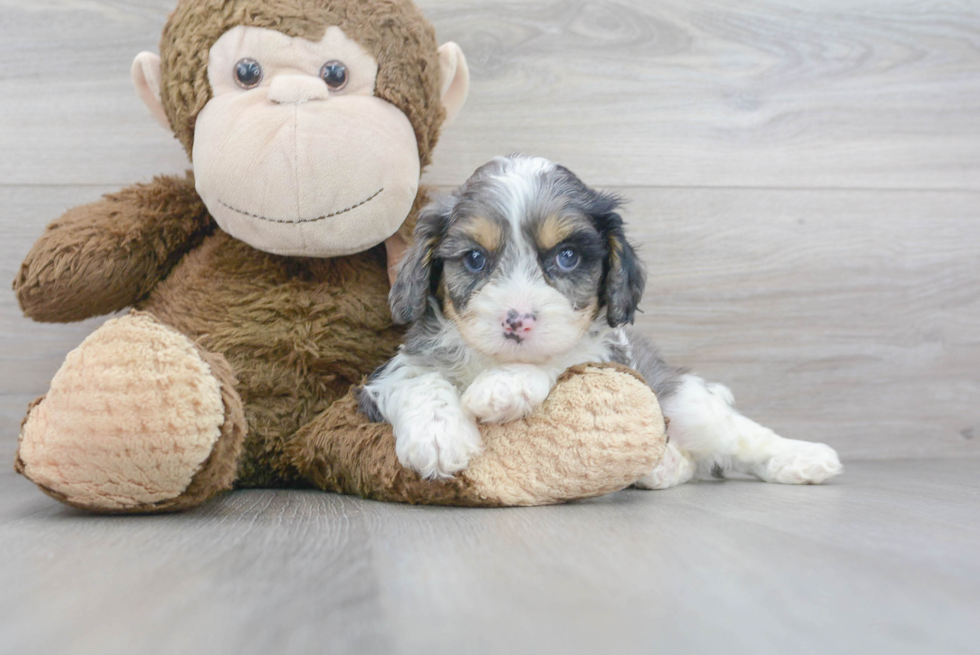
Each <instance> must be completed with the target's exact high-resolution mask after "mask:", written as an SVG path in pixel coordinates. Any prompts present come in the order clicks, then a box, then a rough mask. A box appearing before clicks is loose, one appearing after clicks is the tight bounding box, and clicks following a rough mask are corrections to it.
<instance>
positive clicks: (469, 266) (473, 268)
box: [463, 250, 487, 273]
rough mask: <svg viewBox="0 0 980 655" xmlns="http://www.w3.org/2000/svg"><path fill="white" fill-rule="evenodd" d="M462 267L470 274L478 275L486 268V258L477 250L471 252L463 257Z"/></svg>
mask: <svg viewBox="0 0 980 655" xmlns="http://www.w3.org/2000/svg"><path fill="white" fill-rule="evenodd" d="M463 266H465V267H466V270H468V271H469V272H470V273H479V272H480V271H482V270H483V269H484V268H486V267H487V256H486V255H484V254H483V253H482V252H480V251H479V250H471V251H469V252H468V253H466V254H465V255H464V256H463Z"/></svg>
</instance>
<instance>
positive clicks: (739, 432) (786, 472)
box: [663, 375, 843, 484]
mask: <svg viewBox="0 0 980 655" xmlns="http://www.w3.org/2000/svg"><path fill="white" fill-rule="evenodd" d="M663 410H664V414H665V415H666V416H668V417H669V418H670V426H669V427H668V428H667V434H668V435H669V437H670V442H671V444H672V445H674V446H675V447H676V448H677V449H678V450H679V451H681V452H682V453H686V454H687V455H689V456H690V458H691V459H692V460H693V462H694V465H695V472H694V476H696V477H698V478H707V477H710V476H714V477H723V475H724V471H728V470H732V471H737V472H740V473H748V474H751V475H754V476H755V477H757V478H759V479H760V480H764V481H766V482H778V483H782V484H820V483H821V482H824V481H825V480H827V479H829V478H831V477H833V476H835V475H837V474H839V473H840V472H841V471H842V470H843V467H842V466H841V463H840V459H839V458H838V457H837V453H836V452H835V451H834V450H833V449H832V448H831V447H830V446H827V445H825V444H821V443H811V442H808V441H797V440H795V439H785V438H783V437H780V436H779V435H778V434H776V433H775V432H773V431H772V430H770V429H769V428H767V427H764V426H762V425H759V424H758V423H756V422H755V421H753V420H751V419H749V418H747V417H745V416H743V415H742V414H740V413H739V412H738V411H736V410H735V408H734V406H733V398H732V393H731V391H729V390H728V388H727V387H725V386H723V385H720V384H708V383H706V382H705V381H704V380H702V379H701V378H699V377H697V376H695V375H684V376H683V377H682V379H681V383H680V385H679V386H678V388H677V390H676V391H675V392H674V393H673V394H672V395H670V396H668V397H667V398H665V399H664V401H663Z"/></svg>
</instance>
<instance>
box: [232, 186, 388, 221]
mask: <svg viewBox="0 0 980 655" xmlns="http://www.w3.org/2000/svg"><path fill="white" fill-rule="evenodd" d="M382 191H384V187H381V188H380V189H378V190H377V191H376V192H375V193H374V194H372V195H371V197H369V198H367V199H365V200H362V201H361V202H359V203H357V204H356V205H351V206H350V207H347V208H346V209H341V210H340V211H335V212H333V213H332V214H326V215H325V216H318V217H316V218H303V219H300V220H297V221H286V220H282V219H279V218H269V217H267V216H260V215H258V214H251V213H249V212H243V211H242V210H241V209H235V208H234V207H232V206H231V205H229V204H228V203H226V202H225V201H223V200H221V199H220V198H219V199H218V204H220V205H221V206H222V207H225V208H227V209H230V210H231V211H233V212H235V213H236V214H241V215H242V216H248V217H249V218H257V219H259V220H260V221H268V222H270V223H316V222H317V221H322V220H325V219H328V218H333V217H334V216H340V215H341V214H346V213H347V212H350V211H353V210H355V209H357V208H358V207H363V206H364V205H366V204H368V203H369V202H371V201H372V200H374V199H375V198H377V197H378V196H380V195H381V192H382Z"/></svg>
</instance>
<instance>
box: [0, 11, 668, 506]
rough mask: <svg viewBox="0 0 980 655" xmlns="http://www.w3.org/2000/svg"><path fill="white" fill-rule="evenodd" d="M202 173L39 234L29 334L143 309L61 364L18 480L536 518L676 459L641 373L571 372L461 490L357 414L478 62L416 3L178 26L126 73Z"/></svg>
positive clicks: (68, 493)
mask: <svg viewBox="0 0 980 655" xmlns="http://www.w3.org/2000/svg"><path fill="white" fill-rule="evenodd" d="M133 78H134V81H135V83H136V87H137V91H138V92H139V94H140V97H141V98H142V99H143V101H144V102H145V103H146V104H147V105H148V106H149V108H150V110H151V112H152V113H153V115H154V116H155V117H156V118H157V120H158V121H159V122H160V123H161V124H163V125H164V126H165V127H167V128H168V129H171V130H172V131H173V133H174V134H175V136H176V138H177V139H178V140H179V141H180V142H181V144H182V145H183V146H184V148H185V149H186V151H187V153H188V155H189V156H190V157H191V159H192V161H193V172H189V173H188V174H187V176H186V177H159V178H156V179H155V180H153V181H152V182H150V183H149V184H140V185H136V186H133V187H130V188H127V189H125V190H123V191H121V192H119V193H115V194H111V195H107V196H106V197H105V198H103V199H102V200H100V201H98V202H95V203H93V204H90V205H86V206H82V207H77V208H75V209H72V210H69V211H68V212H67V213H66V214H65V215H64V216H62V217H61V218H60V219H58V220H56V221H54V222H53V223H52V224H51V225H49V226H48V228H47V229H46V231H45V232H44V234H43V235H42V236H41V238H40V239H39V240H38V241H37V243H35V244H34V246H33V248H32V249H31V251H30V253H29V254H28V256H27V258H26V260H25V261H24V263H23V265H22V267H21V269H20V272H19V274H18V276H17V279H16V280H15V281H14V290H15V291H16V294H17V298H18V300H19V302H20V305H21V307H22V309H23V311H24V313H25V314H26V315H27V316H28V317H30V318H32V319H34V320H37V321H44V322H67V321H78V320H82V319H85V318H88V317H91V316H99V315H105V314H110V313H113V312H117V311H119V310H123V309H125V308H132V309H131V311H130V313H128V314H125V315H122V316H121V317H118V318H113V319H111V320H109V321H108V322H107V323H105V324H104V325H103V326H102V327H100V328H99V329H98V330H96V331H95V332H94V333H93V334H92V335H90V336H89V337H88V338H87V339H86V340H85V341H84V342H83V343H82V344H81V345H80V346H79V347H78V348H77V349H75V350H74V351H72V352H71V353H70V354H69V355H68V357H67V359H66V360H65V362H64V364H63V365H62V367H61V369H60V370H59V371H58V373H57V374H56V375H55V377H54V379H53V380H52V383H51V387H50V390H49V391H48V393H47V394H46V395H45V396H44V397H42V398H39V399H38V400H36V401H34V403H32V405H31V406H30V408H29V410H28V414H27V416H26V418H25V419H24V422H23V425H22V429H21V434H20V441H19V448H18V453H17V460H16V468H17V470H18V471H19V472H20V473H22V474H24V475H25V476H27V477H28V478H29V479H30V480H32V481H33V482H35V483H36V484H37V485H38V486H39V487H40V488H41V489H42V490H43V491H45V492H46V493H48V494H49V495H51V496H53V497H54V498H57V499H58V500H60V501H62V502H65V503H67V504H69V505H72V506H75V507H79V508H84V509H88V510H92V511H98V512H130V513H146V512H158V511H173V510H180V509H186V508H190V507H194V506H196V505H199V504H201V503H202V502H204V501H206V500H208V499H209V498H211V497H213V496H215V495H216V494H218V493H219V492H222V491H225V490H227V489H231V488H233V487H314V488H318V489H323V490H328V491H336V492H341V493H350V494H359V495H361V496H364V497H367V498H374V499H379V500H386V501H399V502H408V503H432V504H452V505H473V506H502V505H535V504H545V503H556V502H563V501H567V500H571V499H576V498H585V497H590V496H595V495H599V494H604V493H608V492H611V491H615V490H618V489H622V488H624V487H626V486H628V485H630V484H631V483H632V482H633V481H635V480H636V479H638V478H639V477H641V476H642V475H644V474H645V473H647V472H649V471H650V470H651V469H652V468H653V467H654V465H655V464H656V463H657V461H658V460H659V458H660V456H661V454H662V452H663V448H664V441H665V437H664V424H663V423H664V422H663V417H662V416H661V414H660V410H659V408H658V405H657V402H656V398H655V397H654V395H653V393H652V392H651V391H650V390H649V389H648V388H647V386H646V385H645V384H643V382H642V380H640V379H639V378H638V376H637V375H636V374H634V373H632V372H629V371H627V370H625V369H617V368H615V367H608V366H605V367H604V366H598V365H596V366H583V367H578V368H576V369H574V370H570V371H568V372H567V373H566V374H565V376H564V377H563V379H562V381H561V382H560V383H559V385H558V386H557V387H556V388H555V390H554V392H553V393H552V395H551V397H550V398H549V399H548V401H547V402H546V403H545V404H544V405H543V406H542V407H541V408H540V409H539V410H538V411H537V413H535V414H534V415H532V416H530V417H529V418H527V419H526V420H523V421H517V422H514V423H510V424H507V425H496V426H484V427H483V428H482V431H483V436H484V440H485V450H484V452H483V453H482V454H481V455H480V456H479V457H478V458H476V459H475V460H474V461H473V462H472V463H471V465H470V466H469V468H467V469H466V470H465V471H463V472H462V473H460V474H458V475H457V476H456V477H455V478H453V479H450V480H436V481H433V480H423V479H421V478H420V477H419V476H418V475H417V474H416V473H414V472H412V471H410V470H408V469H406V468H404V467H402V466H401V464H399V462H398V460H397V457H396V455H395V448H394V439H393V437H392V434H391V429H390V426H387V425H384V424H373V423H370V422H369V421H368V420H367V419H366V418H365V417H363V416H362V415H360V414H359V413H358V412H357V408H356V401H355V399H354V394H353V390H354V388H355V386H356V385H358V384H359V383H361V381H362V380H363V378H364V376H365V375H366V374H367V373H369V372H371V371H372V370H373V369H374V368H375V367H376V366H378V365H379V364H381V363H382V362H384V361H385V360H386V359H388V358H389V357H391V356H392V355H393V354H394V352H395V350H396V348H397V346H398V345H399V342H400V339H401V337H402V334H403V331H402V329H401V328H399V327H397V326H395V325H394V324H393V323H392V318H391V314H390V311H389V308H388V303H387V294H388V290H389V269H390V268H391V267H392V266H393V265H394V263H395V262H396V261H397V259H398V257H399V256H400V254H401V253H402V252H403V250H404V247H405V244H406V243H407V239H409V238H410V235H411V228H412V225H413V222H414V217H415V214H416V213H417V211H418V210H419V208H420V207H421V206H422V205H423V204H424V203H425V202H426V199H427V198H426V191H425V190H424V189H421V188H420V184H419V178H420V175H421V171H422V170H423V169H424V167H425V166H426V165H427V164H428V163H429V159H430V156H431V154H432V150H433V148H434V147H435V144H436V140H437V137H438V135H439V130H440V127H441V126H442V124H443V123H444V121H446V120H449V119H452V118H453V116H454V115H455V114H456V113H457V112H458V111H459V109H460V107H461V106H462V104H463V102H464V100H465V98H466V95H467V89H468V79H469V78H468V72H467V67H466V61H465V59H464V57H463V54H462V52H461V51H460V49H459V47H458V46H456V45H455V44H453V43H448V44H446V45H444V46H442V47H441V48H440V47H437V42H436V40H435V36H434V30H433V28H432V26H431V25H430V24H429V23H428V22H427V21H426V20H425V19H424V17H423V16H422V15H421V13H420V12H419V10H418V8H417V7H416V6H415V5H414V4H413V3H412V2H410V0H180V2H179V3H178V5H177V8H176V10H175V11H174V13H173V14H172V15H171V17H170V19H169V21H168V23H167V25H166V28H165V29H164V33H163V38H162V40H161V43H160V56H159V57H158V56H156V55H152V54H149V53H143V54H141V55H139V56H138V57H137V58H136V61H135V62H134V65H133Z"/></svg>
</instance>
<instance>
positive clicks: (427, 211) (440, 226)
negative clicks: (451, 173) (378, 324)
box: [388, 198, 455, 325]
mask: <svg viewBox="0 0 980 655" xmlns="http://www.w3.org/2000/svg"><path fill="white" fill-rule="evenodd" d="M454 204H455V203H454V201H453V199H451V198H443V199H440V200H436V201H435V202H432V203H430V204H429V205H427V206H426V207H425V208H423V209H422V211H421V212H419V218H418V222H416V224H415V240H414V242H413V244H412V246H411V247H410V248H409V249H408V253H407V254H406V255H405V258H404V259H402V262H401V265H400V266H399V267H398V277H397V278H396V279H395V283H394V284H393V285H392V286H391V293H389V294H388V303H389V304H390V305H391V317H392V319H394V321H395V324H396V325H404V324H406V323H411V322H413V321H417V320H419V319H420V318H422V316H424V315H425V308H426V306H427V304H428V302H429V292H430V290H431V289H432V278H433V275H435V274H438V270H437V267H436V264H437V262H435V261H434V260H435V250H436V247H437V246H438V245H439V242H440V241H442V237H443V236H444V235H445V233H446V228H447V227H448V225H449V218H450V216H451V215H452V210H453V206H454Z"/></svg>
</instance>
